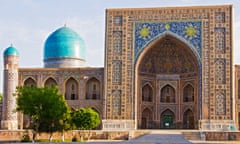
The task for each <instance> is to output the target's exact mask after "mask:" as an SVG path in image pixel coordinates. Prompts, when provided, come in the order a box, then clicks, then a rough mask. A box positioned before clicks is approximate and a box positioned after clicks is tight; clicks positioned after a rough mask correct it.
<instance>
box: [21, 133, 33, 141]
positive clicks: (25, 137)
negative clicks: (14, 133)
mask: <svg viewBox="0 0 240 144" xmlns="http://www.w3.org/2000/svg"><path fill="white" fill-rule="evenodd" d="M30 141H31V140H30V136H29V135H28V132H27V131H25V132H24V134H23V136H22V139H21V142H30Z"/></svg>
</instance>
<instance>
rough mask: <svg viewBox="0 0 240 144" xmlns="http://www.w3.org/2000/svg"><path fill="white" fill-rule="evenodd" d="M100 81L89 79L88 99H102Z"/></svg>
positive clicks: (93, 78)
mask: <svg viewBox="0 0 240 144" xmlns="http://www.w3.org/2000/svg"><path fill="white" fill-rule="evenodd" d="M100 90H101V89H100V81H99V80H98V79H96V78H95V77H92V78H90V79H88V81H87V84H86V99H100V97H101V95H100V93H101V91H100Z"/></svg>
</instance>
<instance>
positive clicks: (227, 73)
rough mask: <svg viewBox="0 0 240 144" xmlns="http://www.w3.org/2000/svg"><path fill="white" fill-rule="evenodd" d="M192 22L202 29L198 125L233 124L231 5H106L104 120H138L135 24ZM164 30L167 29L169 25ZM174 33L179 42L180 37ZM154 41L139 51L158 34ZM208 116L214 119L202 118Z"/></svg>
mask: <svg viewBox="0 0 240 144" xmlns="http://www.w3.org/2000/svg"><path fill="white" fill-rule="evenodd" d="M196 21H199V22H201V29H200V30H199V32H200V33H201V38H200V40H201V47H200V49H201V50H200V56H199V57H196V58H197V59H198V61H199V63H200V65H201V66H199V69H200V71H199V72H200V73H199V74H200V77H199V78H200V81H199V82H200V83H199V87H198V92H199V94H198V97H199V100H198V105H199V107H198V108H199V113H198V120H200V121H201V120H202V121H201V122H200V123H199V124H200V125H202V124H203V123H205V124H203V125H202V126H200V128H202V129H211V127H210V125H215V127H225V126H226V127H229V125H231V124H232V123H233V111H232V109H233V101H232V98H233V91H232V80H233V77H232V72H233V71H232V65H233V61H232V59H233V57H232V52H233V47H232V6H231V5H220V6H195V7H169V8H168V7H166V8H136V9H134V8H133V9H131V8H123V9H107V10H106V47H105V52H106V53H105V59H106V61H105V75H106V77H105V99H106V105H105V108H104V109H105V110H106V113H105V114H106V119H135V120H137V119H141V118H140V117H139V116H140V115H139V114H140V113H141V111H139V106H138V105H139V101H138V99H139V97H140V96H139V94H140V93H139V90H140V88H139V85H138V84H139V77H138V73H137V72H138V71H137V67H138V61H140V60H141V55H143V54H141V51H140V53H139V57H135V56H136V51H137V49H136V45H137V44H138V43H135V40H136V38H137V37H134V36H135V35H136V30H137V28H136V27H135V26H136V23H173V22H196ZM147 28H148V27H147ZM165 28H166V29H167V30H168V29H170V28H169V25H168V24H166V26H165ZM151 32H152V33H154V32H153V31H151ZM148 33H149V31H146V29H145V31H144V29H143V31H142V36H144V37H145V38H146V39H147V38H148V37H147V36H148ZM152 33H150V34H152ZM167 34H168V33H167ZM171 34H172V33H171ZM173 35H174V34H173ZM190 35H191V34H190ZM176 37H177V39H178V38H179V39H180V41H182V38H181V36H179V35H178V36H176ZM154 39H155V40H154ZM154 39H153V40H152V41H150V42H149V43H146V44H147V45H146V46H144V47H143V53H144V52H145V50H144V49H147V48H148V47H151V45H153V44H154V42H156V40H157V39H158V37H155V38H154ZM183 39H185V38H183ZM183 41H184V40H183ZM186 43H188V42H186ZM190 43H191V42H190ZM190 45H191V44H190ZM193 45H194V44H193ZM195 48H196V47H195ZM119 49H120V50H119ZM193 49H194V48H193ZM118 71H120V73H118ZM116 91H117V92H118V93H120V97H121V105H120V106H119V105H117V104H116V103H117V102H118V101H116V100H115V99H114V97H115V95H116V94H115V93H116ZM113 109H116V110H118V111H114V110H113ZM207 120H214V121H208V122H207ZM222 120H226V121H228V120H229V121H231V122H230V123H231V124H230V123H228V122H227V123H226V124H225V123H224V122H223V121H222ZM206 122H207V123H206ZM215 122H216V123H215ZM221 122H223V123H221Z"/></svg>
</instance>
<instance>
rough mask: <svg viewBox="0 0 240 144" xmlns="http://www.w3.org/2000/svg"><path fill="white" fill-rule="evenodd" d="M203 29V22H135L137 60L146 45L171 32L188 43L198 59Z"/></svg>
mask: <svg viewBox="0 0 240 144" xmlns="http://www.w3.org/2000/svg"><path fill="white" fill-rule="evenodd" d="M201 30H202V22H200V21H188V22H185V21H183V22H154V23H153V22H141V23H140V22H137V23H135V31H134V37H135V47H134V51H135V53H134V54H135V60H136V58H137V57H138V55H139V54H140V53H141V51H142V50H143V48H144V47H146V45H148V44H149V43H150V42H152V41H153V40H155V39H156V38H158V37H159V36H161V35H163V34H165V33H170V34H173V35H174V36H176V37H178V38H179V39H181V40H182V41H183V42H186V43H188V44H189V45H191V46H192V47H191V48H192V51H193V52H194V54H195V56H196V57H197V58H198V59H201V55H202V54H201V51H202V50H201V49H202V48H201V47H202V44H201V43H202V40H201Z"/></svg>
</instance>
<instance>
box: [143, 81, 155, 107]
mask: <svg viewBox="0 0 240 144" xmlns="http://www.w3.org/2000/svg"><path fill="white" fill-rule="evenodd" d="M152 100H153V88H152V86H151V85H150V84H149V83H147V84H145V85H144V86H143V87H142V101H145V102H152Z"/></svg>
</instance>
